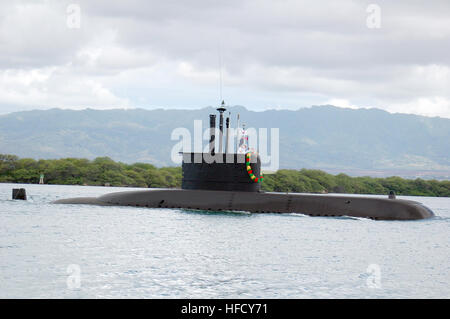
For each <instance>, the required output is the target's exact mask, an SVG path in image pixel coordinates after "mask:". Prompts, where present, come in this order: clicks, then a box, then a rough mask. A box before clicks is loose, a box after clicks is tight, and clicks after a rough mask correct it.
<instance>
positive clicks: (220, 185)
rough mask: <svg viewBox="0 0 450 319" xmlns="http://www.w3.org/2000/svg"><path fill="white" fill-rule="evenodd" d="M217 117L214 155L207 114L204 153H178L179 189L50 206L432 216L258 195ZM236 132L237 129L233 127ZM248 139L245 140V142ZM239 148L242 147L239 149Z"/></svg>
mask: <svg viewBox="0 0 450 319" xmlns="http://www.w3.org/2000/svg"><path fill="white" fill-rule="evenodd" d="M217 110H218V111H219V113H220V122H219V130H218V132H219V149H218V152H215V131H216V115H215V114H210V117H209V118H210V141H209V142H210V143H209V152H204V153H195V152H182V153H181V155H182V174H183V175H182V186H181V189H152V190H142V191H125V192H114V193H110V194H106V195H103V196H99V197H79V198H69V199H60V200H57V201H54V202H53V203H55V204H87V205H100V206H135V207H148V208H176V209H189V210H201V211H216V212H220V211H222V212H233V211H239V212H241V211H245V212H250V213H299V214H304V215H309V216H326V217H339V216H349V217H357V218H370V219H374V220H418V219H425V218H430V217H433V216H434V213H433V212H432V211H431V210H430V209H429V208H428V207H426V206H424V205H422V204H421V203H419V202H416V201H411V200H403V199H397V198H396V197H395V194H394V193H391V194H390V195H389V197H386V198H377V197H368V196H349V195H328V194H300V193H277V192H264V191H262V190H261V183H262V181H263V179H264V176H263V174H262V173H261V160H260V157H259V155H258V154H257V153H256V152H252V151H249V150H248V148H246V147H245V146H248V143H247V145H246V144H245V143H246V141H245V138H243V139H241V141H240V143H239V144H240V146H241V147H240V148H239V150H240V151H238V150H237V151H236V152H233V153H231V152H229V151H228V138H229V134H228V130H229V117H227V119H226V129H227V132H226V143H225V145H226V146H225V151H223V148H222V142H223V113H224V111H225V107H224V102H222V106H221V107H219V108H218V109H217ZM237 126H238V127H239V124H238V125H237ZM246 138H247V139H248V137H246ZM242 146H244V147H243V148H242Z"/></svg>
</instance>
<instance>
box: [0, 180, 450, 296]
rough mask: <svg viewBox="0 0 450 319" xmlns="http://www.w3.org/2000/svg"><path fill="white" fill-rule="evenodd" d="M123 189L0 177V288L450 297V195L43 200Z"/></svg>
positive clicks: (14, 292) (39, 292) (68, 292)
mask: <svg viewBox="0 0 450 319" xmlns="http://www.w3.org/2000/svg"><path fill="white" fill-rule="evenodd" d="M19 187H24V188H26V189H27V194H28V197H29V200H28V201H13V200H11V192H12V188H19ZM122 190H124V189H122V188H109V187H83V186H51V185H18V184H0V298H450V198H429V197H400V198H408V199H413V200H417V201H420V202H422V203H424V204H425V205H427V206H428V207H429V208H431V209H432V210H433V211H434V212H435V214H436V217H434V218H432V219H428V220H420V221H373V220H369V219H357V218H349V217H341V218H331V217H308V216H304V215H300V214H285V215H281V214H249V213H212V212H198V211H189V210H181V209H149V208H134V207H95V206H83V205H78V206H77V205H54V204H51V203H50V202H51V201H53V200H56V199H60V198H67V197H76V196H98V195H101V194H105V193H109V192H114V191H122ZM125 190H130V189H129V188H127V189H125Z"/></svg>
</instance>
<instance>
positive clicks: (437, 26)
mask: <svg viewBox="0 0 450 319" xmlns="http://www.w3.org/2000/svg"><path fill="white" fill-rule="evenodd" d="M70 3H71V2H70V1H51V0H48V1H45V0H42V1H31V0H30V1H17V2H2V3H1V4H0V85H1V86H0V112H1V113H4V112H9V111H11V110H20V109H31V108H48V107H94V108H108V107H152V106H156V105H157V106H164V107H174V106H176V107H188V106H189V107H191V106H198V107H200V106H205V105H208V104H214V103H217V102H218V82H219V65H218V64H219V63H218V47H219V46H220V47H221V48H222V49H221V54H222V57H223V74H224V80H223V82H224V93H225V94H226V98H227V99H228V100H229V102H230V103H234V104H241V105H246V106H249V107H251V108H254V109H262V108H265V107H267V108H274V107H278V108H280V107H281V108H282V107H286V108H297V107H300V106H302V107H303V106H310V105H313V104H334V105H337V106H341V107H352V108H357V107H368V106H370V107H378V108H383V109H385V110H388V111H392V112H407V113H415V114H422V115H431V116H436V115H438V116H445V117H450V115H449V113H450V111H449V109H450V106H449V103H448V101H449V100H450V91H449V90H448V88H449V87H450V55H449V54H448V52H450V21H449V20H448V15H449V14H450V3H449V2H448V1H435V2H433V5H427V4H425V3H423V2H420V1H406V0H405V1H395V2H392V1H384V0H380V1H378V2H377V3H378V5H379V6H380V7H381V12H382V13H381V19H382V24H381V25H382V27H381V28H380V29H369V28H367V27H366V18H367V14H368V13H367V12H366V8H367V6H368V5H369V4H370V3H372V1H356V0H355V1H352V0H347V1H332V0H329V1H320V2H313V1H301V0H286V1H278V0H245V1H238V0H230V1H206V0H205V1H202V0H195V1H176V0H169V1H164V2H161V1H138V0H131V1H127V2H117V1H106V0H98V1H87V0H81V1H79V2H78V3H79V5H80V8H81V25H80V26H81V27H80V28H79V29H70V28H68V27H67V24H66V19H67V12H66V9H67V5H69V4H70Z"/></svg>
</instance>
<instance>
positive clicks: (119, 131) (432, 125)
mask: <svg viewBox="0 0 450 319" xmlns="http://www.w3.org/2000/svg"><path fill="white" fill-rule="evenodd" d="M230 111H231V112H232V114H233V115H236V114H237V113H240V115H241V119H242V120H243V121H245V123H246V124H247V127H256V128H258V127H266V128H270V127H278V128H280V166H281V168H319V169H325V170H326V169H331V170H352V169H358V170H376V169H378V170H380V169H381V170H391V169H392V170H440V171H450V119H444V118H430V117H423V116H417V115H407V114H391V113H388V112H385V111H382V110H379V109H358V110H354V109H344V108H337V107H334V106H314V107H311V108H303V109H299V110H297V111H288V110H267V111H263V112H254V111H249V110H247V109H245V108H244V107H242V106H234V107H231V108H230ZM210 113H216V111H215V110H214V109H213V108H203V109H199V110H189V111H186V110H163V109H156V110H143V109H132V110H103V111H101V110H92V109H86V110H82V111H74V110H60V109H51V110H45V111H28V112H16V113H11V114H7V115H2V116H0V153H8V154H15V155H18V156H20V157H32V158H60V157H85V158H95V157H98V156H109V157H111V158H112V159H114V160H119V161H123V162H138V161H139V162H149V163H152V164H155V165H157V166H163V165H173V163H172V162H171V160H170V152H171V149H172V146H173V145H174V144H175V143H176V141H171V139H170V136H171V132H172V130H173V129H174V128H176V127H186V128H189V129H191V130H192V129H193V121H194V120H195V119H201V120H203V128H206V127H207V125H208V123H209V122H208V114H210ZM234 119H235V117H234V116H233V120H234Z"/></svg>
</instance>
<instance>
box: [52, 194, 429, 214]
mask: <svg viewBox="0 0 450 319" xmlns="http://www.w3.org/2000/svg"><path fill="white" fill-rule="evenodd" d="M54 203H56V204H88V205H101V206H136V207H149V208H184V209H196V210H210V211H247V212H251V213H300V214H305V215H310V216H351V217H362V218H371V219H376V220H417V219H425V218H430V217H432V216H434V214H433V212H432V211H431V210H430V209H429V208H427V207H426V206H424V205H422V204H421V203H419V202H415V201H410V200H402V199H387V198H376V197H356V196H338V195H315V194H295V193H264V192H235V191H216V190H212V191H208V190H187V189H164V190H145V191H127V192H117V193H110V194H106V195H103V196H100V197H80V198H69V199H61V200H57V201H55V202H54Z"/></svg>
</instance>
